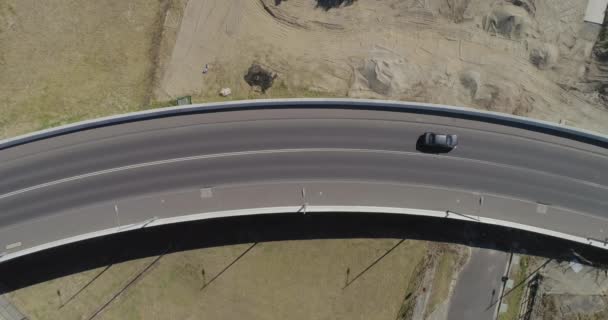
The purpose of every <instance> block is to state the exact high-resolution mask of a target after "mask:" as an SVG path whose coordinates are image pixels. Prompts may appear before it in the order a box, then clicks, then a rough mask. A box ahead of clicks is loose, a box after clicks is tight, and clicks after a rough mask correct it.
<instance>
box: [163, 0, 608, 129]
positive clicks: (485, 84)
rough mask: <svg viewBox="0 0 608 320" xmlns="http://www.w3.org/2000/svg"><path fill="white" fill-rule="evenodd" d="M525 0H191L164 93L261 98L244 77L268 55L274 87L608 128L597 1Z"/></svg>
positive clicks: (275, 93)
mask: <svg viewBox="0 0 608 320" xmlns="http://www.w3.org/2000/svg"><path fill="white" fill-rule="evenodd" d="M519 3H520V6H516V5H514V4H512V3H511V2H509V1H506V0H494V1H486V0H386V1H366V0H360V1H356V2H354V4H352V5H349V6H342V7H339V8H332V9H330V10H324V9H322V8H317V7H316V2H315V0H289V1H283V2H280V3H279V4H277V2H276V1H274V0H252V1H241V0H190V1H189V2H188V4H187V6H186V8H185V10H184V15H183V19H182V22H181V26H180V31H179V33H178V34H177V35H176V41H175V47H174V49H173V52H172V54H171V56H170V57H169V58H168V59H167V60H168V61H167V63H166V65H165V66H166V68H165V69H164V70H163V71H162V75H160V76H159V82H158V85H157V86H156V89H155V97H156V99H158V100H166V99H172V98H175V97H177V96H180V95H184V94H191V95H193V96H194V97H195V100H199V101H207V100H217V99H218V97H217V96H218V92H219V90H220V89H221V88H222V87H230V88H231V89H232V92H233V95H232V97H233V98H235V99H242V98H252V97H258V96H259V95H258V94H256V93H255V92H252V89H251V88H250V87H249V86H248V85H247V83H246V82H245V81H244V80H243V76H244V74H245V73H246V71H247V69H248V67H249V66H250V65H251V64H252V63H259V64H261V65H263V66H265V67H267V68H268V69H270V70H272V71H273V72H275V73H276V74H277V75H278V77H277V79H276V81H275V85H274V87H273V88H272V89H271V90H269V91H267V92H266V94H264V95H263V96H265V97H279V96H280V97H282V96H296V97H297V96H323V95H331V96H349V97H364V98H385V99H397V100H409V101H422V102H432V103H441V104H450V105H459V106H469V107H475V108H480V109H485V110H493V111H500V112H506V113H512V114H517V115H523V116H530V117H534V118H538V119H544V120H550V121H554V122H560V121H561V122H562V123H564V122H565V123H566V124H570V125H574V126H578V127H583V128H587V129H592V130H596V131H599V132H604V133H606V132H608V126H606V123H607V121H608V112H607V110H606V108H605V107H604V104H603V103H602V101H601V99H600V98H599V96H598V93H597V91H594V90H593V89H590V88H592V87H593V86H592V85H591V84H590V82H589V81H588V77H589V74H588V69H590V68H589V65H590V64H591V63H592V62H593V61H592V60H593V58H592V51H593V50H592V49H593V46H594V44H595V41H596V40H597V37H598V34H599V30H600V26H599V25H594V24H589V23H584V22H583V15H584V10H585V6H586V1H564V0H560V1H555V0H536V1H534V0H527V1H523V2H519ZM205 65H208V66H209V72H208V73H207V74H203V73H202V69H203V67H204V66H205Z"/></svg>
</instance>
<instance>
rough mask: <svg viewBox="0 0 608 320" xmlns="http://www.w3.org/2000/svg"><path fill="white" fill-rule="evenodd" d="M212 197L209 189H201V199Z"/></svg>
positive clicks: (211, 191)
mask: <svg viewBox="0 0 608 320" xmlns="http://www.w3.org/2000/svg"><path fill="white" fill-rule="evenodd" d="M211 197H213V190H212V189H211V188H203V189H201V199H208V198H211Z"/></svg>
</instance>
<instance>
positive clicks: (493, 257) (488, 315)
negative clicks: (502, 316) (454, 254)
mask: <svg viewBox="0 0 608 320" xmlns="http://www.w3.org/2000/svg"><path fill="white" fill-rule="evenodd" d="M471 250H472V252H471V257H470V258H469V261H468V263H467V265H466V266H465V267H464V269H463V270H462V272H461V273H460V276H459V279H458V282H457V283H456V287H455V288H454V293H453V296H452V298H451V300H450V307H449V309H448V318H447V319H448V320H462V319H476V320H494V314H495V312H496V308H497V307H498V303H497V301H498V298H499V296H500V290H501V284H502V283H501V278H502V276H503V274H504V272H505V268H506V266H507V263H508V262H509V254H508V253H506V252H501V251H496V250H491V249H481V248H472V249H471Z"/></svg>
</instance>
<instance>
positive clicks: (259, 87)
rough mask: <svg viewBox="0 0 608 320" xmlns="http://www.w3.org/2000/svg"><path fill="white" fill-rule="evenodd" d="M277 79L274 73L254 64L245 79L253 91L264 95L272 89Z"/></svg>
mask: <svg viewBox="0 0 608 320" xmlns="http://www.w3.org/2000/svg"><path fill="white" fill-rule="evenodd" d="M276 77H277V75H276V74H275V73H274V72H272V71H270V70H267V69H265V68H264V67H262V66H261V65H259V64H255V63H254V64H252V65H251V67H249V70H247V74H245V77H244V79H245V82H247V84H249V85H250V86H251V87H252V88H253V90H256V91H261V92H262V93H264V92H266V90H268V89H270V87H272V83H273V82H274V79H275V78H276Z"/></svg>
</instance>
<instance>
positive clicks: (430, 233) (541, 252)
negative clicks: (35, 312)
mask: <svg viewBox="0 0 608 320" xmlns="http://www.w3.org/2000/svg"><path fill="white" fill-rule="evenodd" d="M346 238H394V239H415V240H428V241H440V242H448V243H455V244H463V245H469V246H474V247H480V248H490V249H496V250H503V251H512V252H515V253H527V254H531V255H537V256H543V257H547V258H552V259H556V260H570V259H573V258H574V256H573V254H576V255H579V256H583V257H585V259H587V260H588V261H587V263H592V264H594V265H599V266H605V265H608V251H606V250H602V249H598V248H593V247H590V246H585V245H582V244H578V243H573V242H569V241H566V240H562V239H557V238H553V237H548V236H543V235H538V234H534V233H530V232H526V231H521V230H514V229H509V228H505V227H499V226H493V225H485V224H480V223H475V222H467V221H458V220H450V219H441V218H428V217H414V216H405V215H390V214H378V213H374V214H358V213H322V214H321V213H319V214H306V215H305V214H301V213H290V214H278V215H259V216H244V217H232V218H221V219H214V220H205V221H196V222H187V223H180V224H174V225H167V226H162V227H154V228H147V229H140V230H136V231H130V232H125V233H121V234H116V235H111V236H106V237H102V238H96V239H90V240H87V241H83V242H78V243H73V244H70V245H66V246H62V247H58V248H53V249H48V250H45V251H41V252H38V253H35V254H31V255H28V256H24V257H20V258H17V259H14V260H10V261H7V262H5V263H1V264H0V283H2V284H3V285H4V286H5V287H6V288H7V289H5V291H13V290H16V289H19V288H23V287H26V286H30V285H33V284H36V283H40V282H44V281H48V280H51V279H55V278H59V277H63V276H66V275H69V274H74V273H78V272H82V271H85V270H90V269H94V268H99V267H104V266H109V265H113V264H116V263H120V262H124V261H128V260H133V259H138V258H143V257H151V256H159V255H164V254H167V253H172V252H179V251H185V250H191V249H197V248H208V247H217V246H225V245H233V244H244V243H263V242H269V241H282V240H308V239H346ZM0 293H1V292H0Z"/></svg>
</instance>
